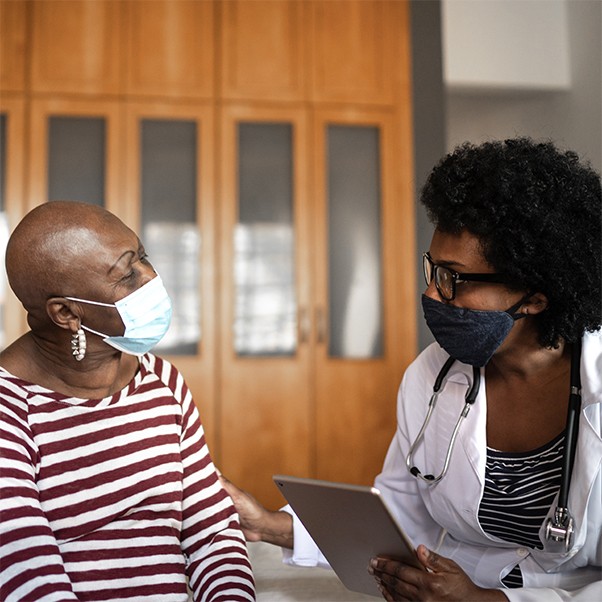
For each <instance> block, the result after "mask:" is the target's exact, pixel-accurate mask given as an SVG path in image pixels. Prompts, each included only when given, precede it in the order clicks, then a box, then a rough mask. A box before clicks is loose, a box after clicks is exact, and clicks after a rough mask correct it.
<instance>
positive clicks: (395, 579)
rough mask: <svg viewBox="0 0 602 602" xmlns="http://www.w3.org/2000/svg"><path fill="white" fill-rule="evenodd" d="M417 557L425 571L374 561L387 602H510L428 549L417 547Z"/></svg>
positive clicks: (400, 564)
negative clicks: (407, 601)
mask: <svg viewBox="0 0 602 602" xmlns="http://www.w3.org/2000/svg"><path fill="white" fill-rule="evenodd" d="M416 555H417V557H418V560H419V561H420V563H421V564H422V565H423V566H424V567H425V568H426V569H427V570H426V571H421V570H420V569H416V568H414V567H411V566H409V565H407V564H403V563H401V562H398V561H396V560H390V559H387V558H381V557H379V558H373V559H372V560H371V562H370V568H369V571H370V573H371V574H372V575H374V577H375V579H376V581H377V583H378V585H379V588H380V590H381V592H382V594H383V597H384V598H385V600H388V601H389V602H397V601H400V600H402V601H405V600H410V601H420V602H435V601H436V602H444V601H449V602H452V601H453V602H488V601H491V602H494V601H501V602H507V600H508V599H507V598H506V596H505V595H504V594H503V593H502V592H501V591H499V590H496V589H484V588H481V587H477V586H476V585H475V584H474V583H473V582H472V581H471V580H470V578H469V577H468V575H467V574H466V573H465V572H464V571H463V570H462V569H461V568H460V567H459V566H458V565H457V564H456V563H455V562H454V561H453V560H450V559H449V558H444V557H443V556H439V554H435V552H431V551H430V550H429V549H428V548H427V547H426V546H423V545H420V546H418V549H417V550H416Z"/></svg>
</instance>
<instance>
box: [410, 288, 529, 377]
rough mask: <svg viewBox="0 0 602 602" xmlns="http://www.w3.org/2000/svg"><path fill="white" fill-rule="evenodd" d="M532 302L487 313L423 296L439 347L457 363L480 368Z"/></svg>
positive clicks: (423, 305)
mask: <svg viewBox="0 0 602 602" xmlns="http://www.w3.org/2000/svg"><path fill="white" fill-rule="evenodd" d="M528 298H529V295H527V296H526V297H523V298H522V299H521V300H520V301H519V302H518V303H516V304H514V305H513V306H512V307H510V308H509V309H507V310H506V311H485V310H476V309H468V308H465V307H456V306H455V305H449V304H447V303H441V302H440V301H435V300H434V299H431V298H430V297H427V296H426V295H422V309H423V311H424V318H425V320H426V324H427V326H428V327H429V329H430V331H431V332H432V333H433V336H434V337H435V340H436V341H437V343H439V345H441V347H443V349H445V351H447V353H449V355H450V356H451V357H453V358H454V359H456V360H458V361H460V362H463V363H464V364H469V365H470V366H476V367H479V368H480V367H482V366H484V365H485V364H486V363H487V362H488V361H489V360H490V359H491V358H492V356H493V354H494V353H495V352H496V351H497V349H498V347H499V346H500V345H501V344H502V343H503V342H504V340H505V339H506V337H507V336H508V333H509V332H510V330H511V329H512V326H513V325H514V322H515V321H516V320H518V319H519V318H524V317H525V314H517V313H515V312H516V310H517V309H518V308H519V307H520V306H521V305H522V304H523V303H524V302H525V301H526V299H528Z"/></svg>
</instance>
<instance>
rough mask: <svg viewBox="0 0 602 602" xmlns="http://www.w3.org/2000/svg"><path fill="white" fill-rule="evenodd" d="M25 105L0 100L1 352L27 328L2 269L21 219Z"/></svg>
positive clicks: (19, 101)
mask: <svg viewBox="0 0 602 602" xmlns="http://www.w3.org/2000/svg"><path fill="white" fill-rule="evenodd" d="M24 105H25V103H24V101H23V100H20V99H7V98H2V99H1V100H0V348H4V347H5V346H6V345H7V344H9V343H11V342H12V341H14V340H15V339H16V338H17V337H19V336H20V335H21V334H23V333H24V332H25V331H26V330H27V328H26V321H25V312H24V311H23V308H22V307H21V304H20V303H19V301H18V300H17V298H16V297H15V295H14V294H13V292H12V291H11V290H10V288H9V286H8V281H7V279H6V270H5V266H4V251H5V249H6V243H7V242H8V236H9V232H10V231H12V230H13V228H14V227H15V226H16V225H17V223H18V222H19V220H20V219H21V216H22V215H23V186H24V174H23V169H24V156H25V139H24Z"/></svg>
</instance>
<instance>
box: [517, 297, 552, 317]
mask: <svg viewBox="0 0 602 602" xmlns="http://www.w3.org/2000/svg"><path fill="white" fill-rule="evenodd" d="M547 307H548V298H547V297H546V296H545V295H544V294H543V293H533V294H532V295H531V296H530V297H529V298H528V299H526V300H525V302H524V303H523V304H522V305H521V306H520V309H519V313H521V314H525V315H526V316H535V315H537V314H539V313H541V312H542V311H543V310H544V309H546V308H547Z"/></svg>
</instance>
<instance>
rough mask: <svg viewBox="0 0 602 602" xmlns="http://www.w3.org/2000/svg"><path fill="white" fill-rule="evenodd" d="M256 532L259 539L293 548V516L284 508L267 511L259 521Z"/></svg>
mask: <svg viewBox="0 0 602 602" xmlns="http://www.w3.org/2000/svg"><path fill="white" fill-rule="evenodd" d="M255 534H256V536H257V539H258V540H259V541H265V542H266V543H271V544H274V545H276V546H280V547H281V548H288V549H289V550H292V549H293V541H294V537H293V517H292V516H291V515H290V514H289V513H288V512H284V511H282V510H278V511H276V512H270V511H269V510H266V511H265V514H264V515H263V516H262V520H260V521H258V523H257V528H256V530H255Z"/></svg>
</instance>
